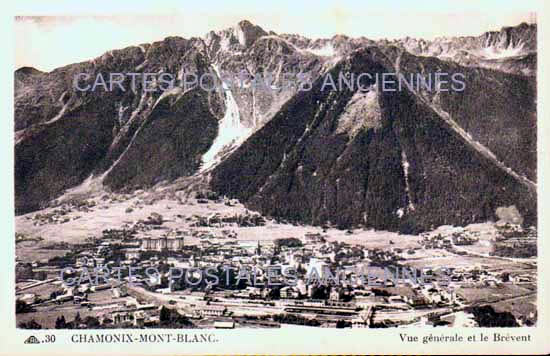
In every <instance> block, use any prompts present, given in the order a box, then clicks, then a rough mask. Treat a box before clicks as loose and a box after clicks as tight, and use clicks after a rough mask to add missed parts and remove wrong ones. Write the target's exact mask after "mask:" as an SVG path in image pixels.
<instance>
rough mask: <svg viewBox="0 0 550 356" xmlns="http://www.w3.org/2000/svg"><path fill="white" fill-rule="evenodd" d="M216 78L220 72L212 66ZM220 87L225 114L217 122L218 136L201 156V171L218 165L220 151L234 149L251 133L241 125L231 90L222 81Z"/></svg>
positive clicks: (249, 129) (250, 130)
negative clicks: (222, 93) (221, 87)
mask: <svg viewBox="0 0 550 356" xmlns="http://www.w3.org/2000/svg"><path fill="white" fill-rule="evenodd" d="M213 67H214V70H215V71H216V74H217V75H218V77H220V72H219V69H218V67H217V66H213ZM222 86H223V89H224V92H225V114H224V116H223V118H222V120H221V121H220V122H219V127H218V136H217V137H216V139H215V140H214V142H213V143H212V146H210V148H209V149H208V151H207V152H206V153H205V154H204V155H203V156H202V167H201V171H205V170H208V169H210V168H212V167H213V166H215V165H216V164H218V163H219V162H220V160H221V155H220V154H221V153H222V151H224V150H226V149H228V148H234V147H237V146H239V145H240V144H241V143H243V142H244V141H245V140H246V139H247V138H248V137H249V136H250V134H251V133H252V129H251V128H247V127H245V126H244V125H243V124H242V123H241V117H240V114H239V107H238V106H237V102H236V101H235V98H233V94H232V93H231V90H229V88H228V86H227V84H226V83H225V82H223V81H222Z"/></svg>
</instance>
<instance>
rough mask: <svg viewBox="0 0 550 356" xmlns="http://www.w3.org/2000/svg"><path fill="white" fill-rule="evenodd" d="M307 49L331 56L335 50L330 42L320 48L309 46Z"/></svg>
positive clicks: (314, 52)
mask: <svg viewBox="0 0 550 356" xmlns="http://www.w3.org/2000/svg"><path fill="white" fill-rule="evenodd" d="M308 51H309V52H311V53H313V54H315V55H317V56H321V57H332V56H334V55H335V54H336V51H335V50H334V47H333V46H332V44H331V43H330V42H329V43H327V44H325V45H324V46H323V47H320V48H310V49H308Z"/></svg>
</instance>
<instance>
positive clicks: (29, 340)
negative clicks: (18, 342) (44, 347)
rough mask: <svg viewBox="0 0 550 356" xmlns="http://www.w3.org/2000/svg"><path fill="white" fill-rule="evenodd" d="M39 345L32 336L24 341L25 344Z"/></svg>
mask: <svg viewBox="0 0 550 356" xmlns="http://www.w3.org/2000/svg"><path fill="white" fill-rule="evenodd" d="M39 343H40V341H38V339H37V338H36V336H33V335H31V336H29V337H28V338H27V340H25V344H39Z"/></svg>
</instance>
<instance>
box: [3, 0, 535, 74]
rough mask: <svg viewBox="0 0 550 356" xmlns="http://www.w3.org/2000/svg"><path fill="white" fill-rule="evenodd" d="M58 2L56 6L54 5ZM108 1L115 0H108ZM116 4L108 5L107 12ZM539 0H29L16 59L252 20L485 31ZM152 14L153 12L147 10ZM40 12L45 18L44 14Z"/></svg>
mask: <svg viewBox="0 0 550 356" xmlns="http://www.w3.org/2000/svg"><path fill="white" fill-rule="evenodd" d="M52 4H53V5H52ZM103 4H108V6H107V5H105V6H102V5H103ZM107 9H108V11H107ZM535 9H536V7H535V1H534V0H533V1H531V0H522V1H508V0H494V1H493V0H487V1H473V0H465V1H460V2H458V1H445V0H416V1H403V0H397V1H395V0H394V1H392V2H391V5H390V4H388V2H386V1H366V0H362V1H338V2H330V1H322V0H317V1H296V0H282V1H281V0H279V1H272V2H270V3H267V2H266V1H262V2H260V1H223V2H222V1H215V0H207V1H193V4H183V2H182V1H181V0H177V1H176V0H174V1H172V0H166V1H156V2H154V3H153V2H147V3H145V2H141V1H136V0H132V1H126V0H109V1H106V0H95V1H93V2H92V1H91V2H75V1H68V0H58V1H56V2H44V1H42V2H35V1H21V3H18V4H17V6H16V10H17V13H18V14H20V15H24V16H33V17H23V18H18V19H17V20H16V21H15V25H14V32H15V42H16V43H15V46H16V48H15V65H16V68H19V67H22V66H32V67H35V68H37V69H40V70H43V71H50V70H52V69H54V68H57V67H60V66H63V65H66V64H70V63H75V62H80V61H84V60H88V59H91V58H94V57H97V56H99V55H101V54H102V53H104V52H106V51H108V50H110V49H115V48H123V47H126V46H131V45H137V44H140V43H145V42H153V41H158V40H162V39H163V38H165V37H167V36H182V37H186V38H189V37H192V36H203V35H204V34H206V33H207V32H208V31H210V30H220V29H223V28H227V27H230V26H233V25H235V24H236V23H238V22H239V21H240V20H243V19H247V20H249V21H251V22H252V23H254V24H257V25H259V26H261V27H262V28H264V29H265V30H267V31H269V30H273V31H275V32H277V33H299V34H301V35H304V36H307V37H311V38H323V37H332V36H333V35H335V34H345V35H348V36H352V37H359V36H365V37H368V38H372V39H379V38H389V39H391V38H401V37H406V36H409V37H421V38H426V39H431V38H434V37H439V36H457V35H480V34H481V33H483V32H485V31H489V30H499V29H500V28H501V27H503V26H513V25H517V24H519V23H521V22H534V21H535V18H536V16H535ZM145 14H147V15H145ZM36 16H38V17H36Z"/></svg>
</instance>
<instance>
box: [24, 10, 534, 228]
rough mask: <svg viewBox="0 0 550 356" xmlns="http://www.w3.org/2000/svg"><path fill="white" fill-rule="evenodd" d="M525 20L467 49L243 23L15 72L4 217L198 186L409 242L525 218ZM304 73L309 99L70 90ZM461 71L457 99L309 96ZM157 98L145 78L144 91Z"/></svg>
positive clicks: (462, 43)
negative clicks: (8, 203)
mask: <svg viewBox="0 0 550 356" xmlns="http://www.w3.org/2000/svg"><path fill="white" fill-rule="evenodd" d="M536 34H537V28H536V25H534V24H520V25H518V26H515V27H505V28H502V29H501V30H500V31H496V32H487V33H484V34H482V35H480V36H478V37H453V38H437V39H435V40H431V41H428V40H420V39H411V38H404V39H399V40H370V39H367V38H349V37H347V36H344V35H337V36H334V37H332V38H330V39H316V40H313V39H308V38H305V37H303V36H300V35H294V34H277V33H275V32H273V31H265V30H264V29H262V28H261V27H259V26H257V25H254V24H252V23H250V22H248V21H241V22H239V23H238V24H237V25H235V26H234V27H231V28H228V29H225V30H222V31H217V32H215V31H212V32H209V33H208V34H206V35H205V36H204V37H203V38H190V39H184V38H181V37H168V38H166V39H164V40H163V41H159V42H154V43H150V44H141V45H137V46H132V47H128V48H124V49H120V50H112V51H109V52H107V53H105V54H103V55H102V56H100V57H98V58H95V59H92V60H90V61H86V62H82V63H76V64H71V65H67V66H64V67H61V68H57V69H55V70H53V71H51V72H49V73H45V72H41V71H39V70H37V69H34V68H29V67H24V68H20V69H18V70H17V71H15V88H14V93H15V108H14V113H15V204H16V206H15V210H16V214H24V213H27V212H31V211H35V210H39V209H42V208H44V207H46V206H48V205H49V204H50V202H51V201H52V200H54V199H56V198H59V197H60V196H62V195H63V194H65V193H66V192H67V191H68V190H70V189H74V188H75V187H79V186H80V187H82V186H91V185H94V186H100V187H101V188H102V189H105V190H112V191H133V190H136V189H146V188H149V187H152V186H155V185H157V184H168V185H169V184H171V182H174V181H175V180H177V179H182V178H185V177H195V178H197V177H198V178H200V179H201V180H202V181H203V182H204V184H205V185H207V186H208V187H209V189H211V190H213V191H215V192H217V193H220V194H223V195H227V196H229V197H234V198H238V199H239V200H240V201H242V202H243V203H244V204H245V205H246V206H247V207H249V208H250V209H253V210H257V211H260V212H262V213H263V214H265V215H268V216H272V217H276V218H278V219H283V220H287V221H295V222H300V223H307V224H314V225H333V226H337V227H341V228H350V227H356V226H363V227H369V228H376V229H386V230H399V231H403V232H416V231H422V230H426V229H430V228H432V227H434V226H438V225H443V224H455V225H464V224H468V223H473V222H479V221H486V220H489V219H494V218H495V216H494V214H495V210H496V209H497V208H498V207H501V206H510V205H515V206H516V207H517V208H518V210H519V211H520V213H521V214H522V215H523V217H524V218H525V223H527V224H533V223H535V222H536V218H537V214H536V210H537V205H536V196H537V195H536V169H537V150H536V142H537V125H536V120H537V115H536V97H537V93H536V60H537V44H536ZM184 69H185V70H191V71H193V72H194V73H197V74H198V75H202V74H205V73H212V72H214V73H217V74H218V75H219V73H221V72H233V73H236V72H241V71H245V72H247V73H250V74H251V75H254V74H256V73H261V72H269V73H275V76H274V82H273V84H274V85H279V86H280V84H281V83H282V82H283V80H284V78H283V74H284V73H287V72H293V73H296V72H300V73H306V74H307V75H308V76H309V77H310V78H312V88H311V90H307V91H299V90H298V89H297V88H295V87H285V88H282V89H279V90H267V91H266V90H261V89H257V88H239V87H231V88H230V89H228V88H226V90H221V91H218V90H216V91H206V90H202V89H200V88H195V89H190V90H183V89H181V88H174V89H172V90H169V91H164V92H163V91H144V90H143V89H144V88H143V84H142V83H140V82H139V81H138V82H137V90H136V91H131V90H126V91H122V90H115V91H110V92H107V91H77V90H74V88H73V80H74V77H75V75H77V74H78V73H99V72H102V73H109V72H111V73H131V72H139V73H179V75H182V74H181V73H182V72H183V70H184ZM342 72H346V73H354V74H356V75H359V74H361V73H365V72H368V73H379V74H382V73H422V74H426V75H428V74H429V73H435V72H440V73H441V72H444V73H461V74H463V75H464V78H465V79H464V82H465V89H464V90H463V91H460V92H459V91H440V90H435V91H430V90H418V91H416V90H410V89H408V88H405V90H400V91H393V92H388V91H384V90H381V88H380V86H379V85H374V84H375V83H369V84H372V85H371V89H370V90H368V91H364V90H359V89H357V88H347V87H345V88H343V89H342V90H338V91H329V90H322V86H323V81H324V78H326V75H327V74H331V75H332V76H333V77H334V78H336V77H338V74H339V73H342ZM153 85H154V86H155V85H157V83H154V84H153Z"/></svg>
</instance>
